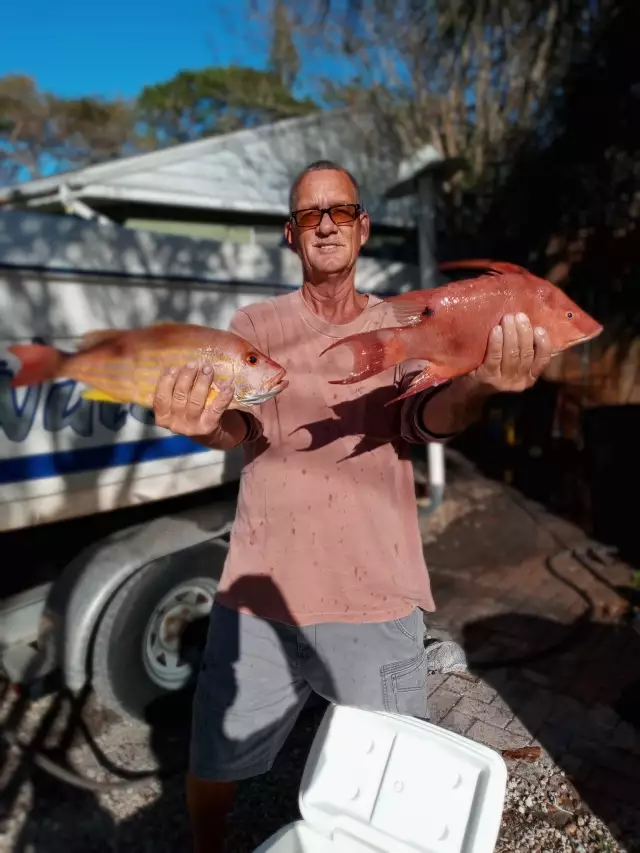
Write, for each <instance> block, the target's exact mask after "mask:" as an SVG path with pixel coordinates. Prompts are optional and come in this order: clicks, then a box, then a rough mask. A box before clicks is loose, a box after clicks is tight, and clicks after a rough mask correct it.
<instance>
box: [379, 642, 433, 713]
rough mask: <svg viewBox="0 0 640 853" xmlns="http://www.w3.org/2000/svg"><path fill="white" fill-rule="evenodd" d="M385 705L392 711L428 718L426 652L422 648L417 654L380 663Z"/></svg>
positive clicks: (387, 709) (386, 708)
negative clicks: (403, 659) (408, 657)
mask: <svg viewBox="0 0 640 853" xmlns="http://www.w3.org/2000/svg"><path fill="white" fill-rule="evenodd" d="M380 674H381V676H382V690H383V695H384V707H385V710H386V711H389V712H390V713H392V714H404V715H406V716H410V717H418V718H420V719H422V720H426V719H428V711H427V656H426V652H425V650H424V649H422V650H421V651H420V652H419V653H418V654H417V655H415V657H412V658H410V659H409V660H406V661H399V662H397V663H388V664H386V665H385V666H383V667H381V669H380Z"/></svg>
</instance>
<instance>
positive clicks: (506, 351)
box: [500, 314, 520, 379]
mask: <svg viewBox="0 0 640 853" xmlns="http://www.w3.org/2000/svg"><path fill="white" fill-rule="evenodd" d="M502 334H503V344H502V364H501V366H500V369H501V372H502V375H503V376H504V377H505V379H515V377H516V376H517V375H518V367H519V364H520V344H519V343H518V330H517V329H516V321H515V318H514V316H513V314H506V315H505V316H504V317H503V318H502Z"/></svg>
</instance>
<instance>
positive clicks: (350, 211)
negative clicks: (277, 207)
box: [291, 204, 362, 228]
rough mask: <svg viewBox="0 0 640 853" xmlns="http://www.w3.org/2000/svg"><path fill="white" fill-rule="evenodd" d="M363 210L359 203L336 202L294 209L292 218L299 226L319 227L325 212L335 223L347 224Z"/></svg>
mask: <svg viewBox="0 0 640 853" xmlns="http://www.w3.org/2000/svg"><path fill="white" fill-rule="evenodd" d="M361 211H362V206H361V205H359V204H334V205H333V207H324V208H319V207H309V208H306V209H305V210H294V211H292V212H291V219H292V220H293V221H294V222H295V224H296V225H297V226H298V227H299V228H317V227H318V225H320V223H321V222H322V217H323V216H324V215H325V213H328V214H329V219H331V221H332V222H333V224H334V225H347V224H348V223H349V222H353V221H354V220H356V219H357V218H358V216H359V214H360V212H361Z"/></svg>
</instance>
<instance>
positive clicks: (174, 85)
mask: <svg viewBox="0 0 640 853" xmlns="http://www.w3.org/2000/svg"><path fill="white" fill-rule="evenodd" d="M283 74H284V72H283V71H282V70H281V71H280V73H279V72H277V71H258V70H256V69H254V68H243V67H238V66H230V67H228V68H204V69H201V70H198V71H181V72H180V73H179V74H177V75H176V76H175V77H174V78H173V79H171V80H169V81H168V82H166V83H159V84H157V85H155V86H148V87H147V88H145V89H144V90H143V91H142V93H141V95H140V97H139V99H138V104H137V111H138V119H139V121H140V122H141V123H142V124H143V125H144V126H145V127H146V128H148V131H149V133H150V134H151V136H153V138H154V139H155V140H156V142H157V144H158V145H168V144H173V143H180V142H190V141H192V140H195V139H201V138H203V137H205V136H212V135H214V134H219V133H229V132H231V131H234V130H240V129H242V128H246V127H256V126H258V125H261V124H266V123H268V122H273V121H277V120H278V119H284V118H293V117H295V116H303V115H306V114H307V113H310V112H312V111H313V110H315V109H317V105H316V104H315V103H314V102H313V101H311V100H310V99H305V100H298V99H297V98H295V97H294V96H293V95H292V94H291V91H290V89H289V88H288V87H287V85H286V84H285V82H284V81H283V79H282V76H281V75H283ZM284 76H285V77H286V75H284Z"/></svg>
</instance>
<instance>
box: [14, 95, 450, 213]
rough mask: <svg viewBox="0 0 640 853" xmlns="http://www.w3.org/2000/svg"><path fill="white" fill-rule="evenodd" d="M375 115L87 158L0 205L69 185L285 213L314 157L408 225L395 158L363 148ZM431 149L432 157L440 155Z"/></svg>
mask: <svg viewBox="0 0 640 853" xmlns="http://www.w3.org/2000/svg"><path fill="white" fill-rule="evenodd" d="M374 130H375V126H374V122H373V119H372V118H371V117H366V116H364V117H363V116H353V115H352V114H350V113H349V112H347V111H344V110H336V111H332V112H322V113H314V114H312V115H310V116H305V117H303V118H295V119H286V120H284V121H280V122H276V123H274V124H271V125H264V126H262V127H259V128H255V129H248V130H240V131H236V132H235V133H229V134H224V135H220V136H214V137H209V138H207V139H202V140H198V141H197V142H189V143H185V144H182V145H176V146H172V147H170V148H165V149H161V150H159V151H153V152H151V153H147V154H138V155H135V156H133V157H125V158H121V159H119V160H113V161H110V162H108V163H101V164H98V165H94V166H88V167H86V168H84V169H77V170H75V171H71V172H65V173H62V174H57V175H54V176H52V177H48V178H42V179H39V180H34V181H27V182H24V183H21V184H16V185H14V186H11V187H6V188H4V189H0V205H2V204H8V205H10V206H11V207H30V208H37V207H46V206H48V205H51V203H52V202H53V201H55V199H56V197H57V194H58V191H59V188H60V187H61V186H64V185H66V187H68V188H69V190H70V191H71V192H72V194H73V196H74V197H76V198H80V199H83V200H85V201H86V202H88V203H91V200H94V201H101V202H109V201H111V202H127V203H140V204H154V205H159V206H163V205H164V206H173V207H187V208H200V209H209V210H220V211H222V210H224V211H237V212H246V213H258V214H267V215H268V214H272V215H278V216H281V215H286V214H287V213H288V211H289V205H288V194H289V187H290V185H291V182H292V180H293V178H294V177H295V175H296V174H297V173H298V172H299V171H300V169H302V168H304V166H306V165H307V164H308V163H310V162H312V161H314V160H318V159H332V160H337V161H338V162H340V163H341V164H342V165H344V166H345V167H346V168H347V169H349V170H350V171H352V172H353V173H354V174H355V176H356V177H357V178H358V181H359V182H360V184H361V188H362V193H363V198H364V201H365V205H366V207H367V209H368V211H369V213H370V215H371V217H372V220H373V221H374V222H375V223H378V224H387V225H398V226H409V227H411V226H413V225H414V224H415V216H414V204H415V201H414V199H413V198H411V197H409V198H401V199H390V198H385V195H384V194H385V190H386V189H387V187H389V186H391V185H392V184H394V183H395V181H396V180H397V175H398V167H399V160H398V161H395V160H392V159H389V158H388V157H386V158H384V159H382V158H380V157H379V156H375V154H373V153H370V152H368V151H367V147H368V141H369V139H370V138H371V134H372V133H373V132H374ZM432 150H433V157H432V162H433V164H434V165H436V164H442V163H443V158H442V157H441V155H440V154H439V153H438V152H437V151H436V150H435V149H432Z"/></svg>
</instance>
